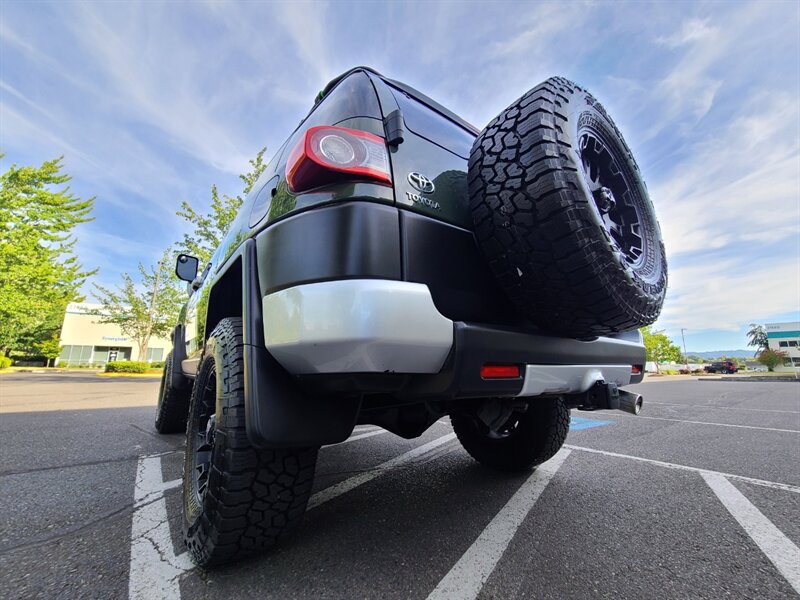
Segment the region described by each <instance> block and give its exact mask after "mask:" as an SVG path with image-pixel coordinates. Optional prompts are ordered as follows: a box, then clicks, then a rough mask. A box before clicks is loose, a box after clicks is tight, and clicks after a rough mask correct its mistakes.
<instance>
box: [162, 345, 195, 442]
mask: <svg viewBox="0 0 800 600" xmlns="http://www.w3.org/2000/svg"><path fill="white" fill-rule="evenodd" d="M174 368H175V365H174V361H173V357H172V351H170V353H169V354H167V360H165V361H164V372H163V373H162V374H161V387H160V388H159V390H158V404H157V405H156V431H158V433H179V432H181V431H186V420H187V419H188V418H189V397H190V396H191V393H192V389H191V386H190V385H186V387H183V388H176V387H175V386H173V385H172V370H173V369H174Z"/></svg>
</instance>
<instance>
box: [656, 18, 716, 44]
mask: <svg viewBox="0 0 800 600" xmlns="http://www.w3.org/2000/svg"><path fill="white" fill-rule="evenodd" d="M718 33H719V29H718V28H717V27H713V26H711V25H709V24H708V19H695V18H692V19H687V20H686V21H684V22H683V25H682V26H681V28H680V29H679V30H678V31H676V32H674V33H673V34H672V35H668V36H660V37H658V38H657V39H656V41H657V42H658V43H659V44H663V45H665V46H668V47H670V48H678V47H680V46H686V45H688V44H692V43H697V42H708V41H713V40H714V39H715V38H716V37H717V34H718Z"/></svg>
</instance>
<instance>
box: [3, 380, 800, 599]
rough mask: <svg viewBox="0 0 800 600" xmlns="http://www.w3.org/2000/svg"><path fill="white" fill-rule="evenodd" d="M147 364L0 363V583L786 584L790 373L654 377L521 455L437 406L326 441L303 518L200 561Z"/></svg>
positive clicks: (798, 558)
mask: <svg viewBox="0 0 800 600" xmlns="http://www.w3.org/2000/svg"><path fill="white" fill-rule="evenodd" d="M157 389H158V380H153V379H103V378H100V377H96V376H94V375H91V374H61V375H56V374H53V375H51V374H11V375H3V376H2V377H0V440H2V441H1V442H0V449H1V450H2V452H0V455H1V458H2V462H1V463H0V598H179V597H180V598H224V599H226V600H232V599H237V598H250V597H256V596H257V597H261V598H474V597H478V598H587V597H591V598H714V599H717V598H726V597H729V598H758V599H766V598H787V597H794V596H795V595H796V594H798V593H800V550H798V545H800V384H793V383H740V382H723V381H702V382H700V381H697V380H684V381H653V382H647V383H644V384H642V385H639V386H632V388H631V389H636V390H637V391H638V392H639V393H641V394H643V395H644V397H645V410H644V411H643V413H642V415H641V416H639V417H634V416H629V415H627V414H624V413H620V412H598V413H578V412H574V413H573V425H572V429H571V431H570V434H569V438H568V440H567V446H566V447H565V448H564V449H563V450H562V451H561V452H560V453H559V454H558V455H556V457H554V458H553V459H551V461H549V462H548V463H545V465H543V466H542V467H540V468H539V469H537V470H536V471H535V472H534V473H533V474H530V473H529V474H523V475H514V476H509V475H503V474H497V473H493V472H490V471H487V470H485V469H483V468H482V467H480V466H478V465H477V464H476V463H474V462H473V461H472V460H471V459H470V458H469V456H468V455H467V454H466V453H465V452H464V451H463V450H462V449H461V447H460V446H459V445H458V442H457V441H456V440H454V439H452V430H451V428H450V426H449V424H448V423H447V421H446V420H444V419H443V420H442V421H441V422H439V423H437V424H435V425H434V426H433V427H432V428H431V429H430V430H429V431H428V432H427V433H426V434H425V435H424V436H423V437H421V438H419V439H416V440H403V439H400V438H396V437H394V436H393V435H392V434H389V433H385V432H383V431H382V430H379V429H377V428H374V427H369V426H365V427H359V428H358V429H357V431H356V432H355V433H354V435H353V437H351V438H350V440H348V441H347V442H345V443H343V444H339V445H336V446H331V447H327V448H324V449H322V450H321V452H320V458H319V462H318V466H317V478H316V483H315V496H314V497H313V498H312V501H311V508H310V510H309V511H308V513H307V515H306V518H305V521H304V524H303V525H302V526H301V528H300V529H299V531H298V532H297V533H296V535H294V536H293V537H292V538H291V539H289V540H287V541H286V542H285V543H283V544H282V545H281V546H279V547H277V548H275V549H274V550H273V551H271V552H270V553H268V554H266V555H264V556H260V557H258V558H254V559H251V560H248V561H246V562H243V563H240V564H237V565H234V566H230V567H227V568H224V569H220V570H216V571H211V572H202V571H199V570H197V569H193V568H192V565H191V563H190V562H189V560H188V557H187V555H186V554H185V552H184V549H183V547H182V541H181V539H180V519H181V514H180V488H179V487H178V479H179V477H180V470H181V459H182V444H183V441H182V438H181V436H179V435H175V436H159V435H157V434H156V433H155V431H154V430H153V427H152V421H153V404H154V401H155V395H156V392H157Z"/></svg>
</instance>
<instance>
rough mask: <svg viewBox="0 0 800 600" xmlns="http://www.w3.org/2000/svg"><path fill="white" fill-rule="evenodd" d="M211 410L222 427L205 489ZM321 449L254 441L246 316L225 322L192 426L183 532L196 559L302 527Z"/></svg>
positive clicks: (265, 543) (224, 554) (213, 559)
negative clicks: (247, 395)
mask: <svg viewBox="0 0 800 600" xmlns="http://www.w3.org/2000/svg"><path fill="white" fill-rule="evenodd" d="M212 388H213V389H212ZM211 404H215V407H212V406H211ZM209 413H214V414H215V419H216V426H215V427H214V428H213V436H212V438H213V442H212V443H211V444H210V463H209V464H208V470H207V478H206V479H205V493H202V494H201V493H200V483H199V481H198V477H197V476H196V475H197V473H199V472H200V471H199V470H197V469H196V466H197V460H196V455H197V453H196V452H195V451H196V450H197V449H198V448H199V447H201V446H202V444H201V440H200V438H199V432H200V431H208V430H209V428H208V426H207V423H208V420H209V419H208V417H209ZM204 419H205V421H204ZM201 428H204V429H201ZM206 439H207V438H206ZM317 450H318V449H317V448H303V449H280V450H259V449H256V448H253V447H252V446H251V445H250V442H249V440H248V438H247V433H246V431H245V409H244V355H243V344H242V322H241V319H238V318H237V319H223V320H222V321H220V323H219V324H218V325H217V326H216V327H215V328H214V331H213V332H212V333H211V336H210V337H209V339H208V341H207V343H206V348H205V352H204V355H203V359H202V360H201V362H200V366H199V369H198V373H197V379H196V381H195V385H194V388H193V392H192V399H191V406H190V410H189V422H188V425H187V429H186V458H185V461H184V470H183V532H184V539H185V540H186V545H187V546H188V548H189V552H190V555H191V556H192V559H193V560H194V561H195V562H196V563H197V564H198V565H199V566H202V567H209V566H214V565H218V564H221V563H225V562H228V561H230V560H233V559H238V558H240V557H242V556H246V555H249V554H252V553H254V552H258V551H261V550H263V549H265V548H268V547H269V546H271V545H273V544H274V543H275V542H276V541H278V540H279V539H281V538H282V537H284V536H285V535H286V534H288V533H289V532H290V531H291V530H292V529H294V528H295V527H296V526H297V525H298V524H299V523H300V521H301V520H302V517H303V513H304V512H305V509H306V504H307V503H308V498H309V496H310V494H311V485H312V482H313V478H314V467H315V465H316V460H317Z"/></svg>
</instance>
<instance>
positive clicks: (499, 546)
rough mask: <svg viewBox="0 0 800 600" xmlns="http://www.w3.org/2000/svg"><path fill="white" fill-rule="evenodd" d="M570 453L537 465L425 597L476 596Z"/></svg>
mask: <svg viewBox="0 0 800 600" xmlns="http://www.w3.org/2000/svg"><path fill="white" fill-rule="evenodd" d="M569 453H570V451H569V450H561V451H560V452H558V453H557V454H556V455H555V456H554V457H553V458H551V459H550V460H548V461H547V462H546V463H544V464H542V465H540V466H539V467H537V468H536V470H535V471H534V472H533V474H532V475H531V476H530V477H529V478H528V479H527V481H525V483H523V484H522V485H521V486H520V488H519V489H518V490H517V491H516V492H515V493H514V495H513V496H512V497H511V499H510V500H509V501H508V502H507V503H506V505H505V506H504V507H503V508H502V509H500V512H499V513H497V515H496V516H495V517H494V519H492V520H491V522H490V523H489V525H487V526H486V529H484V530H483V532H482V533H481V534H480V535H479V536H478V539H476V540H475V542H474V543H473V544H472V546H470V547H469V549H468V550H467V551H466V552H465V553H464V555H463V556H462V557H461V558H460V559H459V560H458V562H457V563H456V564H455V565H454V566H453V568H452V569H450V571H449V572H448V573H447V575H445V576H444V578H443V579H442V580H441V581H440V582H439V585H437V586H436V588H435V589H434V590H433V591H432V592H431V593H430V595H429V596H428V600H466V599H473V598H477V597H478V594H479V593H480V591H481V588H483V585H484V584H485V583H486V580H487V579H488V578H489V576H490V575H491V574H492V571H494V569H495V567H496V566H497V563H498V562H500V559H501V558H502V557H503V554H504V553H505V551H506V548H508V545H509V544H510V543H511V540H512V539H513V538H514V534H516V532H517V530H518V529H519V527H520V525H522V522H523V521H524V520H525V517H526V516H527V515H528V513H529V512H530V510H531V509H532V508H533V506H534V505H535V504H536V501H537V500H538V499H539V497H540V496H541V495H542V492H543V491H544V490H545V488H546V487H547V484H548V483H550V480H551V479H552V478H553V475H555V474H556V471H558V469H559V467H560V466H561V465H562V464H564V461H565V460H566V458H567V456H569Z"/></svg>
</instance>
